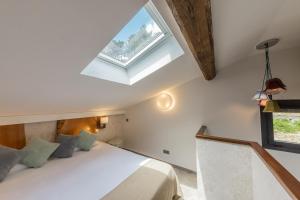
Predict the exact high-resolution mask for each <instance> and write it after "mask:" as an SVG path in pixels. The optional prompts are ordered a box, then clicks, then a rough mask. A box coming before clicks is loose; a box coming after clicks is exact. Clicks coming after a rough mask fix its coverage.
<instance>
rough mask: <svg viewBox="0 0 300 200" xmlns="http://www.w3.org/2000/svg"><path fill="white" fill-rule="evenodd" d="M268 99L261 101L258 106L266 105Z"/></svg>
mask: <svg viewBox="0 0 300 200" xmlns="http://www.w3.org/2000/svg"><path fill="white" fill-rule="evenodd" d="M268 101H269V100H268V99H262V100H260V101H259V105H260V106H263V107H265V106H266V105H267V102H268Z"/></svg>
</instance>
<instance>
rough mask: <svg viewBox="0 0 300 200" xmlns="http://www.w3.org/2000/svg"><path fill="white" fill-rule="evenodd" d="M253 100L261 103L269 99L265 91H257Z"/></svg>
mask: <svg viewBox="0 0 300 200" xmlns="http://www.w3.org/2000/svg"><path fill="white" fill-rule="evenodd" d="M252 99H253V100H256V101H261V100H265V99H268V95H267V94H266V93H265V92H264V91H257V92H256V93H255V95H254V96H253V98H252Z"/></svg>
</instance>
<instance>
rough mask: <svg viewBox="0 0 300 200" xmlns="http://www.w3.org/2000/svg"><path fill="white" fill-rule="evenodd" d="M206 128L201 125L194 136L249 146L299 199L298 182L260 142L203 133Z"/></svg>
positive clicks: (299, 186) (291, 194) (292, 194)
mask: <svg viewBox="0 0 300 200" xmlns="http://www.w3.org/2000/svg"><path fill="white" fill-rule="evenodd" d="M206 129H207V128H206V126H204V127H201V128H200V130H199V131H198V133H197V134H196V138H199V139H205V140H214V141H219V142H226V143H231V144H240V145H248V146H250V147H251V148H252V149H253V150H254V151H255V153H256V154H257V155H258V157H259V158H260V159H261V160H262V161H263V162H264V163H265V164H266V166H267V167H268V169H269V170H270V171H271V172H272V174H273V175H274V176H275V178H276V179H277V180H278V181H279V183H280V184H281V185H282V186H283V187H284V188H285V190H286V191H287V192H288V194H289V195H290V196H291V197H292V199H295V200H300V182H299V181H298V180H297V179H296V178H295V177H294V176H293V175H292V174H291V173H290V172H289V171H288V170H287V169H285V168H284V167H283V166H282V165H281V164H280V163H279V162H278V161H277V160H276V159H275V158H273V156H271V154H269V153H268V152H267V151H266V150H265V149H264V148H262V146H261V145H260V144H258V143H257V142H252V141H246V140H237V139H231V138H223V137H217V136H210V135H205V132H206Z"/></svg>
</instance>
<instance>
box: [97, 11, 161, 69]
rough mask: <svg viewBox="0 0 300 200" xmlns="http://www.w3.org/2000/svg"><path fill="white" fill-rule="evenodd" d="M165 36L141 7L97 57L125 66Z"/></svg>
mask: <svg viewBox="0 0 300 200" xmlns="http://www.w3.org/2000/svg"><path fill="white" fill-rule="evenodd" d="M164 36H165V34H164V32H163V31H162V30H161V28H160V27H159V26H158V24H157V23H156V22H155V21H154V20H153V18H152V17H151V15H150V14H149V13H148V11H147V10H146V9H145V8H144V7H143V8H142V9H141V10H140V11H139V12H138V13H137V14H136V15H135V16H134V17H133V18H132V19H131V20H130V21H129V23H128V24H127V25H126V26H125V27H124V28H123V29H122V30H121V31H120V32H119V33H118V34H117V35H116V36H115V37H114V38H113V40H112V41H111V42H110V43H109V44H108V45H107V46H106V47H105V48H104V49H103V50H102V52H101V53H100V54H99V57H101V58H105V59H108V60H110V61H113V62H116V63H118V64H121V65H123V66H126V65H127V64H129V63H130V62H131V61H133V60H134V59H135V58H137V57H138V56H139V54H141V53H142V52H144V51H146V50H147V49H148V48H150V47H151V46H153V45H154V44H155V43H157V42H158V41H159V40H160V39H161V38H163V37H164Z"/></svg>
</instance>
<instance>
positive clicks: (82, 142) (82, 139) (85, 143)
mask: <svg viewBox="0 0 300 200" xmlns="http://www.w3.org/2000/svg"><path fill="white" fill-rule="evenodd" d="M95 141H96V136H95V135H93V134H91V133H88V132H86V131H80V135H79V140H78V145H77V147H78V148H79V149H80V150H83V151H89V150H90V149H91V148H92V147H93V144H94V142H95Z"/></svg>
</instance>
